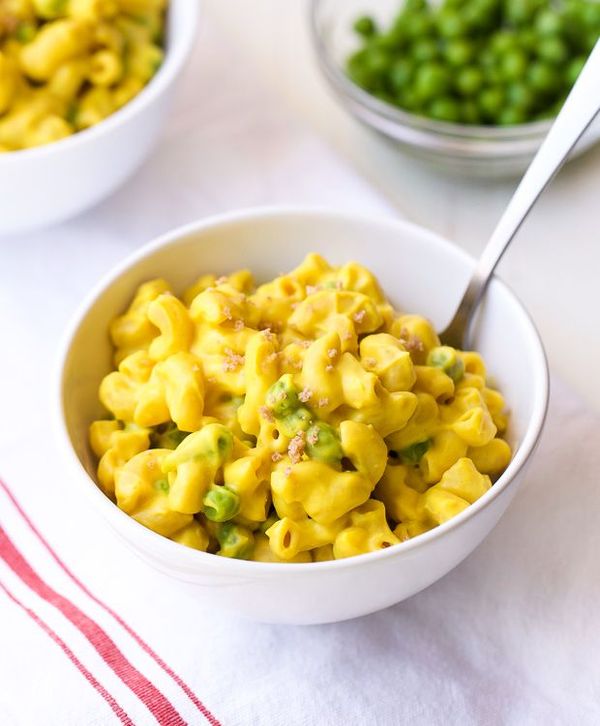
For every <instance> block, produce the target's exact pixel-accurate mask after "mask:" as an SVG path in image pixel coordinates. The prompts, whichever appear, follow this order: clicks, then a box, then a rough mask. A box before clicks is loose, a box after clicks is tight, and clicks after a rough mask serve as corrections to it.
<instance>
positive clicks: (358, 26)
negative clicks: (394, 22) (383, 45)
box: [352, 15, 377, 38]
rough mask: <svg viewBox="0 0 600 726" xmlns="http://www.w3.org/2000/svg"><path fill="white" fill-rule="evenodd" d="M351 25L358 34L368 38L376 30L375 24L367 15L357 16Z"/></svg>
mask: <svg viewBox="0 0 600 726" xmlns="http://www.w3.org/2000/svg"><path fill="white" fill-rule="evenodd" d="M352 27H353V28H354V30H355V31H356V32H357V33H358V34H359V35H362V36H363V38H370V37H371V36H373V35H375V33H376V32H377V25H376V24H375V21H374V20H373V18H372V17H370V16H369V15H363V16H362V17H360V18H357V19H356V20H355V21H354V25H353V26H352Z"/></svg>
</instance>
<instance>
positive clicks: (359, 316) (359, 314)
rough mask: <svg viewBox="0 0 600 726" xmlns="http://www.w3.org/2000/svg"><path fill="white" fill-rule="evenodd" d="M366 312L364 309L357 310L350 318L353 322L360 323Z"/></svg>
mask: <svg viewBox="0 0 600 726" xmlns="http://www.w3.org/2000/svg"><path fill="white" fill-rule="evenodd" d="M366 314H367V313H366V312H365V311H364V310H357V312H355V313H354V315H353V316H352V320H354V322H355V323H362V321H363V320H364V319H365V315H366Z"/></svg>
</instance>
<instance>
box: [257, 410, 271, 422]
mask: <svg viewBox="0 0 600 726" xmlns="http://www.w3.org/2000/svg"><path fill="white" fill-rule="evenodd" d="M258 411H259V413H260V415H261V416H262V417H263V418H264V419H265V421H274V420H275V417H274V416H273V412H272V411H271V409H270V408H269V407H268V406H261V407H260V408H259V409H258Z"/></svg>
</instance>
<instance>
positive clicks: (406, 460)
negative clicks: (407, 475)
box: [398, 439, 431, 466]
mask: <svg viewBox="0 0 600 726" xmlns="http://www.w3.org/2000/svg"><path fill="white" fill-rule="evenodd" d="M430 445H431V441H430V440H429V439H425V441H417V442H416V443H414V444H411V445H410V446H407V447H406V448H405V449H401V450H400V451H399V452H398V454H399V455H400V458H401V459H402V463H403V464H407V465H409V466H410V465H413V466H415V465H416V464H418V463H419V462H420V461H421V459H422V458H423V455H424V454H426V453H427V451H428V450H429V447H430Z"/></svg>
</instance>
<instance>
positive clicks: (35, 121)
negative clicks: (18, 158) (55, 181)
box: [0, 0, 168, 152]
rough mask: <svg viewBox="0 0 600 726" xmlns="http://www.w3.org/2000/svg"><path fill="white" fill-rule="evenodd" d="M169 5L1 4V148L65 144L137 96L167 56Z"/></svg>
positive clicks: (92, 0)
mask: <svg viewBox="0 0 600 726" xmlns="http://www.w3.org/2000/svg"><path fill="white" fill-rule="evenodd" d="M167 4H168V0H136V1H135V2H134V1H133V0H3V2H0V151H2V152H9V151H17V150H19V149H27V148H30V147H34V146H40V145H42V144H48V143H51V142H53V141H58V140H60V139H63V138H65V137H67V136H70V135H72V134H74V133H76V132H77V131H80V130H82V129H85V128H88V127H90V126H93V125H94V124H97V123H99V122H100V121H102V119H104V118H106V117H107V116H109V115H110V114H111V113H113V112H114V111H116V110H117V109H118V108H120V107H121V106H123V105H124V104H125V103H127V102H128V101H129V100H131V99H132V98H133V97H134V96H135V95H136V94H137V93H139V92H140V91H141V90H142V88H143V87H144V86H145V85H146V84H147V83H148V82H149V81H150V79H151V78H152V76H153V75H154V73H155V72H156V71H157V69H158V67H159V66H160V64H161V62H162V59H163V50H162V47H161V44H162V32H163V26H164V14H165V9H166V6H167Z"/></svg>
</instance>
